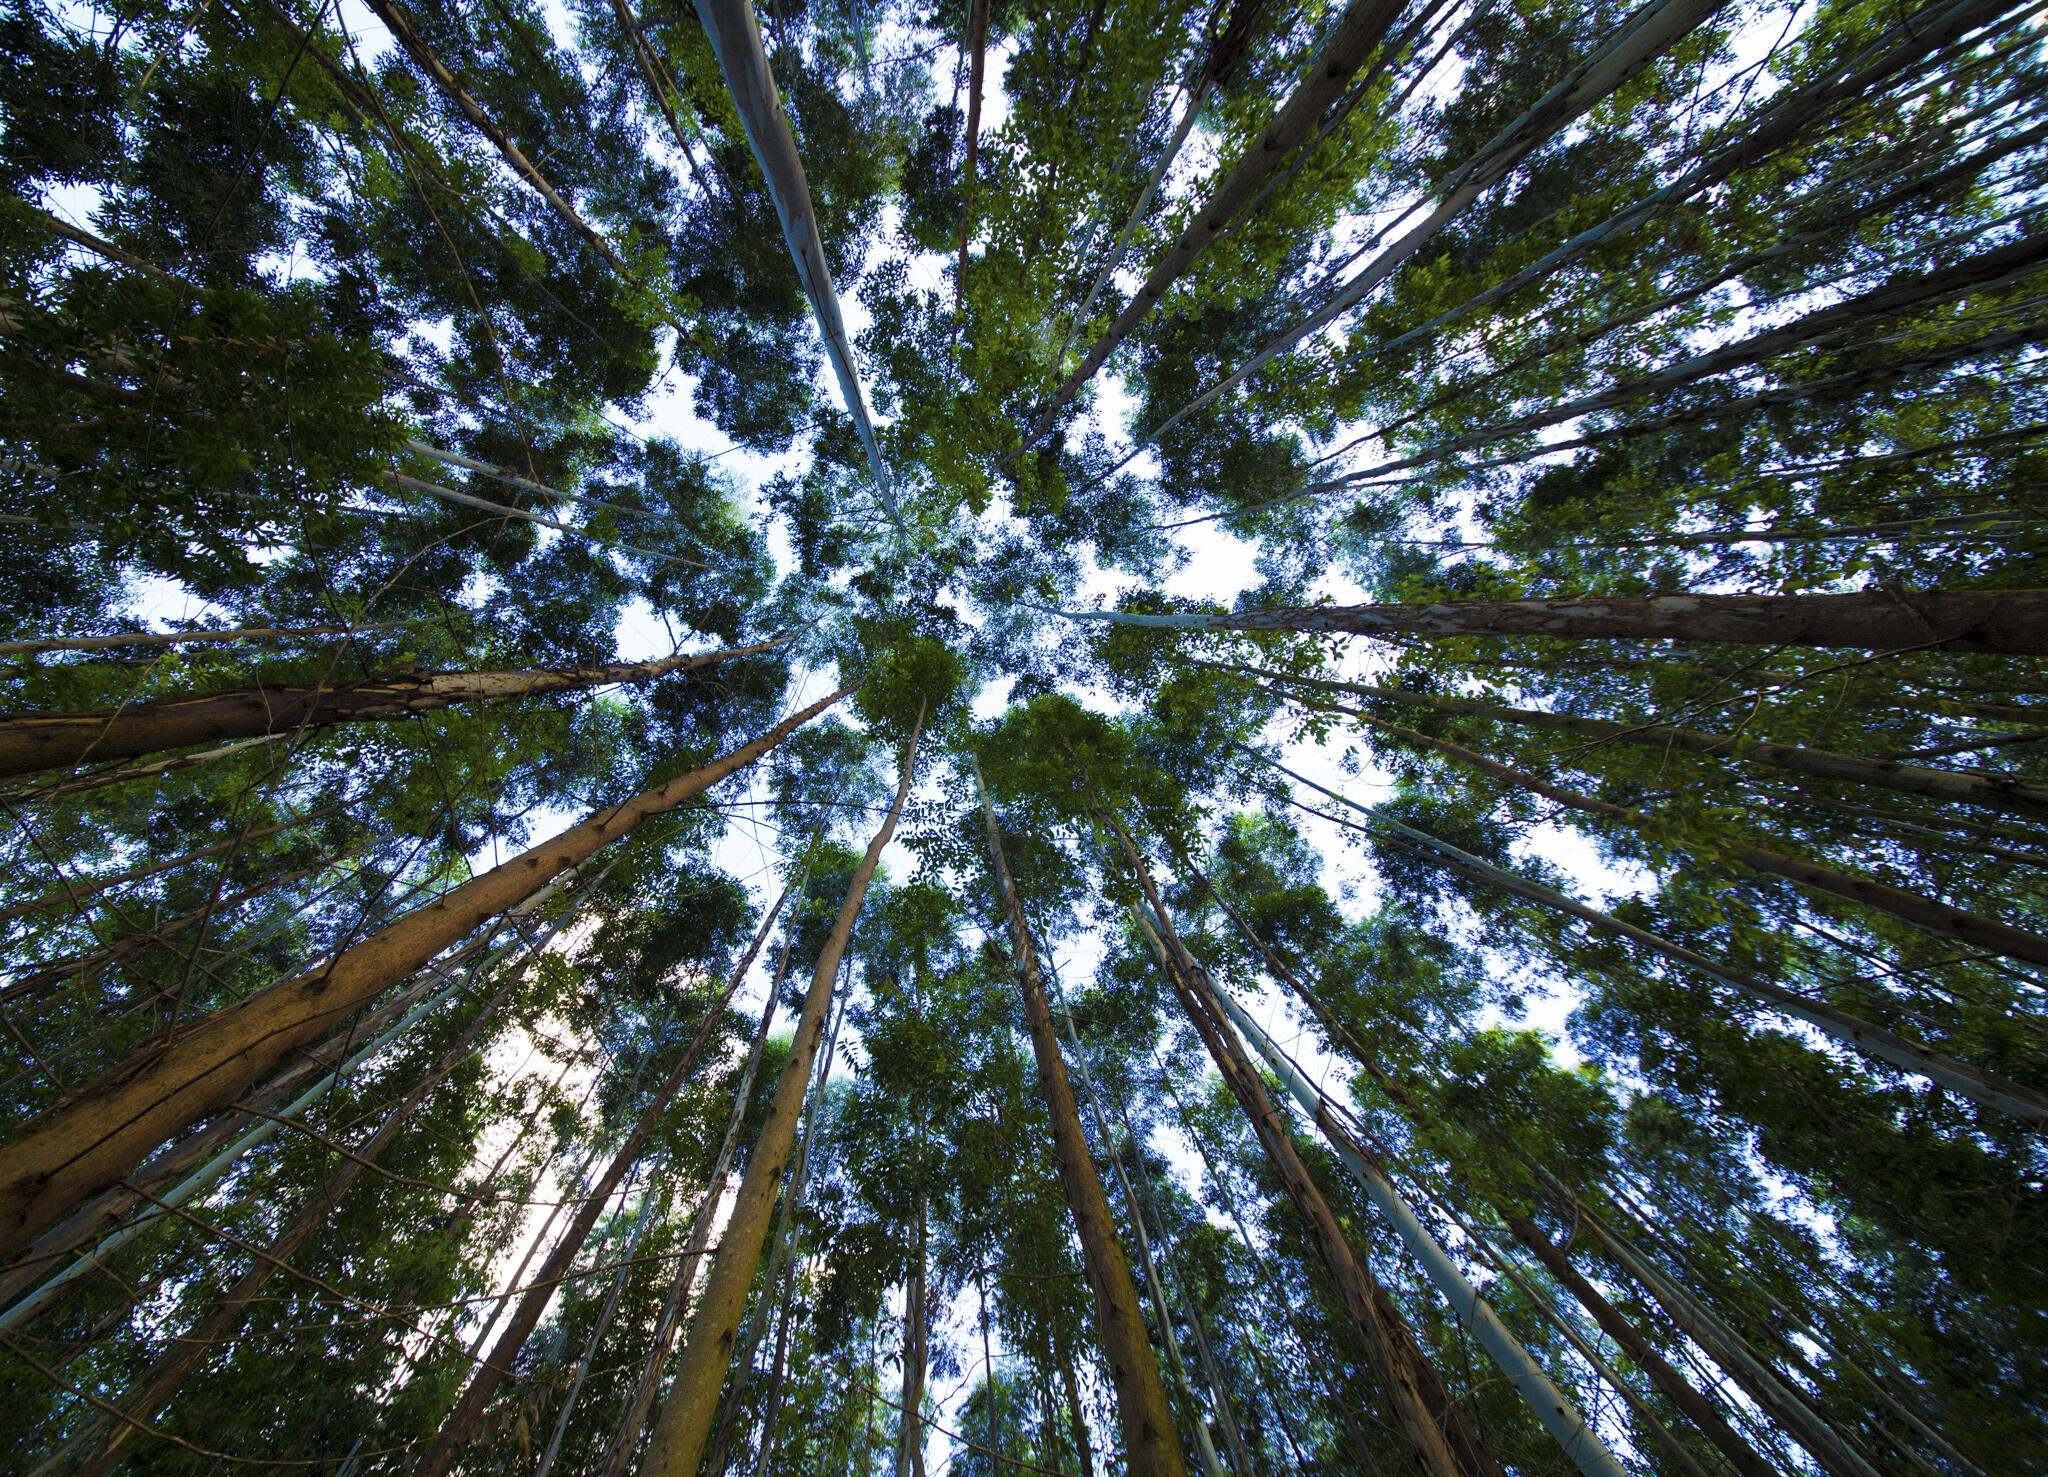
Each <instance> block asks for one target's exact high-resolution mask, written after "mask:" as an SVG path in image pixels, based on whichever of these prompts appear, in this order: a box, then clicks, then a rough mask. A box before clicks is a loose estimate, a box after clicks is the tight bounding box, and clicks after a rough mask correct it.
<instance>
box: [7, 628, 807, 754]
mask: <svg viewBox="0 0 2048 1477" xmlns="http://www.w3.org/2000/svg"><path fill="white" fill-rule="evenodd" d="M780 644H781V643H780V642H779V641H763V642H756V643H755V644H754V645H752V646H739V647H733V648H730V649H728V650H723V651H707V652H698V653H696V654H693V655H688V656H671V657H663V658H662V659H661V660H660V661H653V662H613V663H608V664H606V665H603V666H596V667H561V668H555V669H552V670H548V669H542V670H535V671H525V672H415V673H412V674H410V675H407V676H403V677H388V678H384V679H382V680H379V681H373V682H357V683H351V684H350V685H348V686H346V687H317V686H316V687H248V688H237V689H235V690H233V691H228V692H210V693H202V694H200V695H199V696H197V697H178V698H165V699H163V700H161V701H159V702H153V703H136V704H132V705H130V706H127V707H121V708H109V709H105V710H103V711H100V712H93V713H28V714H22V715H18V716H14V717H6V718H0V776H5V775H16V774H33V773H34V772H36V771H37V770H42V769H59V768H64V767H67V766H70V765H76V764H84V763H87V762H89V761H95V762H96V761H100V760H107V759H131V758H134V757H135V756H136V755H138V754H153V753H155V752H157V751H158V750H160V749H177V748H183V747H184V746H186V745H188V744H203V743H214V742H217V741H219V740H221V739H229V738H251V737H256V736H259V735H266V734H285V733H294V732H297V731H300V730H303V729H308V728H324V727H327V726H328V725H329V724H334V723H365V722H370V721H373V720H376V719H382V718H408V717H411V716H413V715H414V714H417V713H430V712H434V711H435V710H437V709H440V708H446V707H449V706H451V705H453V704H455V703H474V702H484V701H487V700H492V699H502V698H517V697H534V696H537V695H539V694H542V693H550V692H574V691H582V690H584V689H587V688H592V687H601V686H604V685H606V684H609V683H614V682H648V681H652V680H653V679H654V678H656V677H661V676H665V675H667V674H668V673H670V672H690V671H695V670H697V669H698V668H700V667H707V666H710V665H712V664H713V663H714V662H722V661H725V660H728V659H729V658H732V657H741V656H752V655H754V654H756V653H758V652H763V651H768V650H771V649H772V648H774V647H775V646H777V645H780Z"/></svg>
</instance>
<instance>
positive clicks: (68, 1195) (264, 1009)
mask: <svg viewBox="0 0 2048 1477" xmlns="http://www.w3.org/2000/svg"><path fill="white" fill-rule="evenodd" d="M849 690H850V689H842V690H841V691H839V692H836V693H833V694H832V695H830V696H829V697H825V698H822V699H820V700H819V701H818V702H815V703H813V704H811V705H810V706H809V707H807V708H804V709H802V710H801V711H799V712H797V713H794V714H792V715H791V716H790V717H788V718H786V719H784V720H783V721H782V722H780V723H778V724H777V725H775V727H774V728H772V729H770V730H769V731H768V732H767V733H765V734H763V735H762V736H761V737H759V738H757V739H754V740H752V741H751V742H749V743H747V744H743V745H742V746H741V747H739V748H738V749H735V750H733V751H732V752H731V753H730V754H727V755H725V756H724V757H722V758H719V759H716V760H714V761H713V762H712V763H710V764H707V765H705V766H704V767H703V768H702V769H698V770H695V771H693V772H692V773H690V774H686V775H681V776H678V777H677V778H675V779H672V780H670V781H668V782H667V783H665V784H662V785H657V786H656V787H655V788H653V789H651V790H647V791H644V792H642V793H641V794H640V795H638V796H636V797H635V798H633V799H632V800H629V801H626V802H625V803H623V804H621V805H616V806H609V807H606V808H605V809H603V810H600V811H598V812H596V813H594V814H593V815H591V816H589V817H588V818H587V819H585V820H584V821H582V822H581V823H580V824H578V825H575V826H572V827H570V828H569V829H568V830H567V831H564V832H563V833H562V834H561V835H559V836H556V837H554V838H553V839H551V840H548V841H544V842H542V843H541V844H540V845H538V846H535V847H532V848H530V849H528V850H527V851H525V852H524V853H522V854H521V855H519V856H516V857H513V858H512V859H511V860H509V861H507V862H505V863H504V864H502V865H501V866H497V867H494V868H492V869H491V870H490V871H488V872H486V873H484V874H483V875H482V876H480V877H476V878H472V879H471V880H470V881H468V882H465V883H463V884H462V885H461V886H460V887H456V888H452V889H450V890H449V891H447V892H445V893H443V894H442V895H441V896H440V897H438V898H436V899H435V900H434V901H433V902H431V903H429V904H427V905H425V906H424V907H421V908H417V909H415V910H414V911H413V912H411V913H408V914H407V915H406V916H405V917H403V918H400V919H399V920H398V921H396V922H395V923H391V924H388V925H387V926H385V927H384V928H383V929H381V930H379V931H378V932H377V933H375V934H373V935H371V936H370V937H369V938H367V939H365V940H363V941H362V942H361V943H359V944H357V945H355V946H354V947H353V948H350V949H346V950H344V951H343V952H342V953H340V954H338V955H337V956H335V957H334V958H333V959H331V960H329V961H328V962H327V963H326V964H324V965H322V966H321V967H320V968H318V969H316V970H314V971H312V972H311V973H309V974H304V975H300V976H298V977H297V978H295V979H291V980H286V981H284V982H282V983H280V984H277V985H273V986H271V987H270V988H269V989H267V990H264V991H263V992H261V993H260V994H257V995H254V996H251V997H250V998H249V999H247V1000H244V1001H242V1002H240V1003H239V1004H236V1005H231V1006H228V1007H226V1008H224V1009H222V1010H218V1011H216V1012H214V1013H213V1014H212V1015H210V1016H208V1017H206V1018H205V1019H204V1020H201V1021H198V1022H195V1023H193V1024H191V1025H189V1026H186V1027H184V1028H182V1029H181V1030H180V1031H179V1032H178V1034H177V1035H176V1036H175V1037H173V1038H172V1039H171V1040H170V1041H169V1042H167V1043H155V1044H152V1045H150V1046H146V1047H144V1048H142V1049H141V1050H139V1051H137V1052H136V1053H134V1054H133V1055H132V1056H130V1057H129V1058H128V1059H127V1060H126V1061H125V1062H123V1063H121V1064H120V1065H119V1066H117V1067H115V1068H114V1069H113V1070H112V1071H110V1072H109V1073H107V1074H106V1075H105V1076H104V1077H103V1078H101V1079H100V1081H99V1082H97V1083H95V1084H94V1085H92V1086H90V1087H88V1088H86V1089H84V1090H83V1091H81V1092H80V1093H78V1094H77V1095H76V1096H75V1097H73V1098H71V1099H70V1100H69V1101H68V1102H66V1103H65V1104H64V1105H63V1106H62V1107H60V1108H57V1109H55V1110H54V1111H52V1112H50V1113H49V1114H47V1115H45V1116H44V1118H43V1119H42V1120H41V1122H40V1123H39V1124H38V1125H37V1126H35V1127H34V1128H32V1129H30V1130H29V1131H28V1132H26V1133H24V1134H23V1135H22V1136H21V1137H19V1138H18V1139H16V1140H15V1141H14V1142H13V1143H10V1144H8V1145H7V1146H5V1147H4V1148H0V1256H5V1255H9V1254H11V1253H12V1252H13V1251H14V1250H16V1249H17V1248H18V1247H20V1246H21V1245H22V1244H23V1243H24V1242H26V1241H27V1240H28V1239H29V1238H30V1237H32V1236H34V1235H35V1234H36V1233H37V1232H38V1231H40V1230H41V1229H42V1228H43V1227H44V1226H46V1225H48V1224H49V1223H50V1222H51V1221H53V1220H55V1219H56V1218H57V1217H58V1216H60V1215H62V1214H64V1212H65V1211H66V1210H68V1209H70V1208H71V1207H72V1206H74V1205H76V1204H77V1203H78V1202H79V1201H81V1200H83V1199H85V1198H86V1197H87V1196H90V1195H95V1194H97V1193H98V1192H100V1191H101V1190H104V1189H106V1188H108V1187H109V1186H111V1185H113V1184H114V1183H115V1182H117V1181H118V1180H120V1179H121V1177H122V1176H123V1175H125V1174H127V1173H128V1172H129V1171H130V1170H131V1169H133V1168H134V1167H135V1165H136V1164H137V1163H139V1162H140V1161H141V1159H142V1158H143V1157H144V1156H145V1155H146V1154H148V1153H149V1152H150V1151H151V1150H153V1149H154V1148H156V1146H157V1145H159V1144H161V1143H162V1142H163V1141H164V1140H165V1139H167V1138H169V1137H171V1136H172V1135H174V1134H176V1133H178V1132H179V1131H181V1130H182V1129H185V1128H187V1127H190V1126H191V1125H192V1124H194V1123H196V1122H198V1121H199V1120H200V1119H202V1118H205V1117H207V1116H209V1115H211V1114H213V1113H215V1112H218V1111H219V1110H220V1109H222V1108H225V1107H227V1106H228V1105H229V1104H231V1103H233V1102H234V1101H235V1100H236V1099H237V1098H238V1097H240V1096H241V1095H242V1094H243V1093H245V1092H247V1091H248V1090H249V1088H251V1087H253V1086H254V1085H255V1084H256V1083H258V1082H260V1081H262V1080H263V1079H264V1078H265V1077H266V1076H268V1075H269V1074H270V1073H271V1072H273V1071H275V1070H276V1068H277V1067H278V1065H279V1064H280V1063H281V1062H283V1061H284V1060H285V1059H286V1058H287V1057H288V1056H289V1055H290V1054H291V1053H292V1052H293V1051H294V1050H295V1049H296V1048H298V1047H300V1046H302V1045H304V1044H305V1043H307V1042H309V1041H312V1040H315V1039H317V1038H318V1037H319V1036H320V1035H321V1034H322V1032H323V1031H325V1030H326V1029H327V1028H328V1026H329V1024H330V1023H331V1022H332V1021H334V1020H335V1019H337V1018H338V1017H341V1016H344V1015H346V1014H348V1013H349V1012H351V1011H354V1010H356V1009H358V1008H360V1007H361V1006H363V1005H366V1004H368V1003H369V1002H370V1001H371V1000H373V999H374V998H376V996H377V995H379V994H381V993H382V992H383V991H384V990H385V989H387V988H388V987H389V986H390V985H392V984H393V983H394V982H396V981H398V980H401V979H403V978H405V977H406V976H407V975H409V974H411V973H412V972H413V971H414V970H416V969H419V968H420V967H421V966H423V965H425V964H426V963H427V962H428V961H429V960H431V959H433V958H434V956H435V955H437V954H439V953H440V952H441V951H442V950H444V949H447V948H448V947H450V946H451V945H453V944H456V943H458V942H459V941H461V939H463V938H464V937H465V936H466V935H468V934H469V933H470V932H472V931H473V930H474V929H476V928H477V927H478V926H479V925H481V924H483V923H484V922H486V921H488V920H489V919H491V918H493V917H495V916H497V915H498V914H499V913H502V912H504V911H505V910H506V909H507V908H509V907H512V906H513V905H514V904H516V903H518V902H520V901H522V900H523V899H525V898H528V897H531V896H532V895H533V894H534V893H536V892H538V891H539V890H540V889H541V888H542V887H544V886H546V885H547V884H548V883H549V882H551V881H553V880H554V879H555V878H556V877H558V876H560V875H561V874H562V873H563V872H565V871H567V870H568V869H569V868H571V867H574V866H576V865H578V864H580V863H582V862H584V861H586V860H587V859H589V858H590V857H591V856H592V855H594V854H595V853H596V852H597V851H598V850H599V849H600V848H601V847H604V846H606V845H609V844H610V843H612V842H614V841H616V840H618V839H619V838H620V837H621V836H624V835H627V834H628V833H630V832H631V831H632V830H633V828H634V827H636V826H637V825H639V824H640V823H641V822H642V821H644V820H646V819H648V818H649V817H650V816H656V815H660V814H662V813H663V812H665V811H669V810H672V809H674V808H675V807H676V806H678V805H680V804H682V803H683V802H684V801H685V800H688V799H691V798H692V797H694V796H696V795H698V794H701V793H702V792H703V791H704V790H706V789H708V788H710V787H711V786H712V785H714V784H716V783H717V782H718V781H720V780H722V779H724V778H725V777H726V776H727V775H730V774H733V773H735V772H737V771H738V770H741V769H744V768H745V767H746V766H747V765H749V764H751V763H753V762H754V761H755V760H756V759H758V758H760V757H761V755H763V754H765V753H767V752H768V751H769V750H771V749H773V748H774V747H775V746H776V745H778V744H780V743H781V742H782V741H783V740H784V739H786V738H788V737H789V735H790V734H792V733H794V732H795V731H796V730H797V729H798V728H800V727H801V726H803V725H804V724H805V723H808V722H809V721H810V720H811V719H812V718H814V717H816V716H817V715H818V714H819V713H822V712H824V711H825V710H826V709H827V708H829V707H831V706H832V705H833V704H835V703H837V702H838V701H839V700H840V699H841V698H843V697H844V696H846V693H847V691H849Z"/></svg>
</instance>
